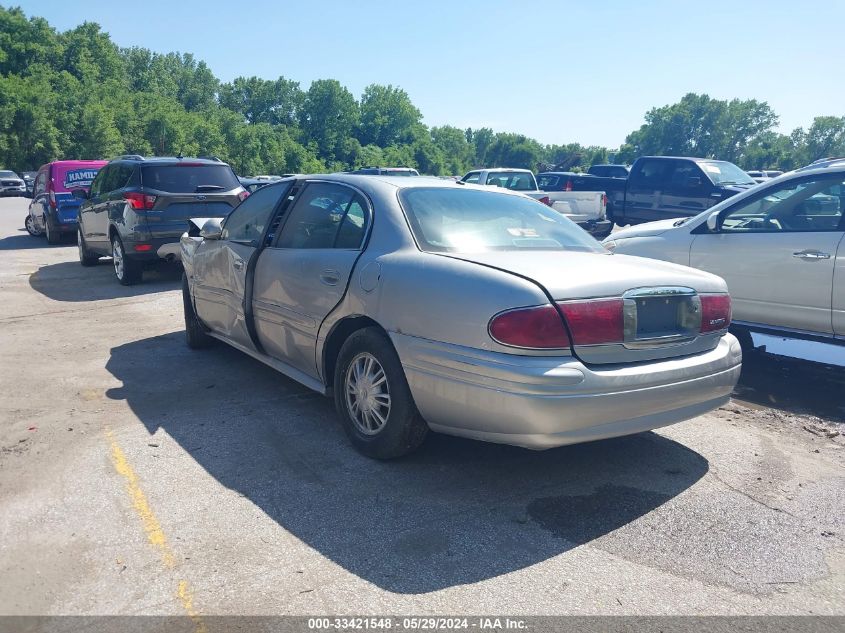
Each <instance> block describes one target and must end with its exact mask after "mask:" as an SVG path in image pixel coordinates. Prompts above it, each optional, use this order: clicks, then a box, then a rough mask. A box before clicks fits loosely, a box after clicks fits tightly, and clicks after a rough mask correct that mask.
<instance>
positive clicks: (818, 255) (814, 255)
mask: <svg viewBox="0 0 845 633" xmlns="http://www.w3.org/2000/svg"><path fill="white" fill-rule="evenodd" d="M792 256H793V257H797V258H798V259H807V260H815V259H830V253H822V252H821V251H811V250H806V251H798V252H797V253H792Z"/></svg>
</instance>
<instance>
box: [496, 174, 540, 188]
mask: <svg viewBox="0 0 845 633" xmlns="http://www.w3.org/2000/svg"><path fill="white" fill-rule="evenodd" d="M484 184H485V185H493V186H495V187H502V188H504V189H510V190H512V191H536V190H537V183H536V182H535V181H534V174H532V173H531V172H527V171H495V172H493V173H490V174H487V182H485V183H484Z"/></svg>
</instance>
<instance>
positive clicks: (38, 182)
mask: <svg viewBox="0 0 845 633" xmlns="http://www.w3.org/2000/svg"><path fill="white" fill-rule="evenodd" d="M46 188H47V172H46V171H40V172H38V176H37V177H36V179H35V188H34V190H33V191H34V195H38V194H39V193H44V190H45V189H46Z"/></svg>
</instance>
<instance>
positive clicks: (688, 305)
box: [448, 251, 727, 364]
mask: <svg viewBox="0 0 845 633" xmlns="http://www.w3.org/2000/svg"><path fill="white" fill-rule="evenodd" d="M448 256H449V257H454V258H457V259H462V260H464V261H469V262H474V263H477V264H481V265H484V266H490V267H493V268H497V269H500V270H504V271H507V272H511V273H513V274H517V275H520V276H522V277H527V278H529V279H531V280H532V281H534V282H536V283H538V284H539V285H541V286H542V287H543V288H544V289H545V291H546V292H547V293H548V294H549V295H550V296H551V297H552V299H554V301H555V302H556V303H558V304H560V305H563V304H565V303H566V302H572V301H578V300H585V299H586V300H589V299H621V300H622V301H621V302H620V305H621V306H622V307H621V309H622V310H623V318H624V324H625V335H624V341H621V342H618V343H602V344H589V345H581V344H577V341H576V344H575V345H573V350H574V352H575V353H576V354H577V355H578V356H579V357H580V358H581V360H582V361H584V362H586V363H596V364H608V363H609V364H616V363H631V362H641V361H648V360H656V359H661V358H671V357H674V356H683V355H688V354H693V353H698V352H701V351H705V350H707V349H712V348H713V347H715V346H716V344H717V343H718V340H719V338H721V336H722V335H723V333H724V330H719V331H716V332H707V333H705V334H701V333H700V332H699V326H700V323H701V318H702V317H701V314H702V311H701V303H700V296H701V295H702V294H724V293H727V286H726V284H725V282H724V281H723V280H722V279H721V278H720V277H717V276H716V275H712V274H710V273H706V272H703V271H699V270H695V269H693V268H688V267H686V266H680V265H677V264H671V263H668V262H662V261H657V260H653V259H644V258H640V257H631V256H627V255H615V254H613V255H612V254H609V253H608V254H603V253H580V252H565V251H552V252H550V251H536V252H524V251H491V252H483V253H449V254H448ZM514 307H521V306H514ZM570 325H571V324H570Z"/></svg>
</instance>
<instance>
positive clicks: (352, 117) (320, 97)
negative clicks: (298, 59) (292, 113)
mask: <svg viewBox="0 0 845 633" xmlns="http://www.w3.org/2000/svg"><path fill="white" fill-rule="evenodd" d="M299 120H300V124H301V126H302V131H303V134H304V137H305V139H306V142H313V143H314V144H315V145H316V147H317V150H318V152H319V154H320V156H321V157H322V158H324V159H325V160H327V161H330V162H331V161H339V160H340V161H342V160H346V156H344V155H343V154H344V152H343V150H344V146H345V142H346V139H347V138H348V137H349V136H351V135H352V131H353V130H354V129H355V127H356V126H357V125H358V104H357V103H356V101H355V97H353V96H352V93H351V92H349V91H348V90H347V89H346V88H344V87H343V86H342V85H340V82H339V81H337V80H336V79H318V80H317V81H314V82H313V83H312V84H311V87H310V88H308V91H307V92H306V93H305V99H304V100H303V103H302V110H301V111H300V117H299Z"/></svg>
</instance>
